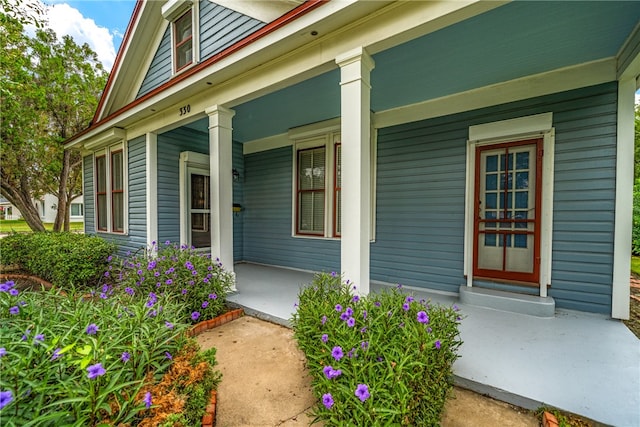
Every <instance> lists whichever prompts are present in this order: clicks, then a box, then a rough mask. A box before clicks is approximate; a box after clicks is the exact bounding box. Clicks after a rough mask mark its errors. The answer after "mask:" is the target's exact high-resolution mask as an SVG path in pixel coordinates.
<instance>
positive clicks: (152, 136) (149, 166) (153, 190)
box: [145, 132, 158, 247]
mask: <svg viewBox="0 0 640 427" xmlns="http://www.w3.org/2000/svg"><path fill="white" fill-rule="evenodd" d="M145 145H146V146H145V153H146V155H145V167H146V176H145V179H146V198H147V199H146V205H147V246H148V247H151V246H153V245H152V243H153V242H156V244H157V243H158V134H156V133H153V132H149V133H147V134H146V139H145Z"/></svg>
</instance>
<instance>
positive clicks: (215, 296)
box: [209, 294, 218, 299]
mask: <svg viewBox="0 0 640 427" xmlns="http://www.w3.org/2000/svg"><path fill="white" fill-rule="evenodd" d="M209 299H218V295H216V294H209Z"/></svg>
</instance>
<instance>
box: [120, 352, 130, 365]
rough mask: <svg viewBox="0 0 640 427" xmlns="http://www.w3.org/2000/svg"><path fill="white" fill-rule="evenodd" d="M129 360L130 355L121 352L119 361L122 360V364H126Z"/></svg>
mask: <svg viewBox="0 0 640 427" xmlns="http://www.w3.org/2000/svg"><path fill="white" fill-rule="evenodd" d="M129 359H131V354H130V353H129V352H128V351H125V352H123V353H122V356H120V360H122V361H123V362H124V363H127V362H128V361H129Z"/></svg>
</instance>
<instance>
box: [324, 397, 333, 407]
mask: <svg viewBox="0 0 640 427" xmlns="http://www.w3.org/2000/svg"><path fill="white" fill-rule="evenodd" d="M322 404H323V405H324V406H325V408H327V409H331V407H332V406H333V396H331V393H325V394H323V395H322Z"/></svg>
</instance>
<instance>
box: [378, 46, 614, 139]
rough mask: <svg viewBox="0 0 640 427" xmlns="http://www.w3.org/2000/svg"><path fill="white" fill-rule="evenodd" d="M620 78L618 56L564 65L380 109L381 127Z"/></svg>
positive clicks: (379, 126)
mask: <svg viewBox="0 0 640 427" xmlns="http://www.w3.org/2000/svg"><path fill="white" fill-rule="evenodd" d="M615 79H616V61H615V58H608V59H603V60H599V61H594V62H589V63H586V64H580V65H575V66H571V67H565V68H560V69H558V70H553V71H548V72H545V73H540V74H536V75H533V76H526V77H522V78H518V79H514V80H511V81H508V82H502V83H497V84H494V85H489V86H485V87H481V88H476V89H472V90H469V91H465V92H460V93H456V94H453V95H448V96H443V97H440V98H436V99H430V100H428V101H423V102H418V103H415V104H411V105H405V106H402V107H398V108H392V109H389V110H386V111H380V112H378V113H376V114H375V116H374V126H375V127H376V128H377V129H380V128H385V127H389V126H395V125H398V124H402V123H410V122H415V121H419V120H425V119H430V118H433V117H441V116H446V115H449V114H456V113H461V112H463V111H470V110H475V109H478V108H485V107H490V106H492V105H499V104H505V103H507V102H513V101H519V100H522V99H528V98H532V97H536V96H542V95H548V94H552V93H558V92H564V91H568V90H572V89H578V88H581V87H586V86H592V85H596V84H600V83H606V82H611V81H614V80H615Z"/></svg>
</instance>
